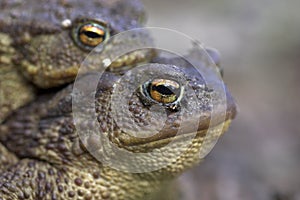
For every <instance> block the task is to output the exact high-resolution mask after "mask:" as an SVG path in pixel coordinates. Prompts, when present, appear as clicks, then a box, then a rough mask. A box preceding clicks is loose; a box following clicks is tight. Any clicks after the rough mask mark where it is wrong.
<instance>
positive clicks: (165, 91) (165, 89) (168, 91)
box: [152, 85, 174, 95]
mask: <svg viewBox="0 0 300 200" xmlns="http://www.w3.org/2000/svg"><path fill="white" fill-rule="evenodd" d="M152 89H153V90H156V91H157V92H159V93H161V94H163V95H173V94H174V92H173V91H172V90H171V89H169V88H168V87H166V86H163V85H159V86H152Z"/></svg>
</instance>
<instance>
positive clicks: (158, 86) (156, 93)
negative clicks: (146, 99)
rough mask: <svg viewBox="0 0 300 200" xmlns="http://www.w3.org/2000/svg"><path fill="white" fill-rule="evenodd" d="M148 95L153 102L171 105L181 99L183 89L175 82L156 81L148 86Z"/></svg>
mask: <svg viewBox="0 0 300 200" xmlns="http://www.w3.org/2000/svg"><path fill="white" fill-rule="evenodd" d="M148 93H149V96H150V97H151V98H152V99H153V100H155V101H157V102H159V103H163V104H170V103H173V102H175V101H177V99H178V98H179V96H180V93H181V87H180V85H179V84H178V83H177V82H175V81H173V80H167V79H154V80H153V81H151V82H150V83H149V85H148Z"/></svg>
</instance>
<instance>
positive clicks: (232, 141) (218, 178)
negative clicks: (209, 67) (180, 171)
mask: <svg viewBox="0 0 300 200" xmlns="http://www.w3.org/2000/svg"><path fill="white" fill-rule="evenodd" d="M142 1H143V2H144V4H145V7H146V10H147V12H148V23H147V25H148V26H158V27H165V28H171V29H175V30H178V31H181V32H183V33H186V34H188V35H189V36H191V37H193V38H195V39H197V40H199V41H201V42H203V43H204V44H205V45H206V46H211V47H214V48H217V49H218V50H219V51H220V52H221V54H222V66H223V68H224V71H225V75H224V80H225V82H226V84H227V85H228V87H229V89H230V91H231V93H232V94H233V96H234V97H235V99H236V101H237V103H238V106H239V114H238V116H237V118H236V119H235V120H234V121H233V123H232V126H231V128H230V130H229V131H228V132H227V133H226V134H225V135H224V136H223V137H222V138H221V139H220V140H219V142H218V144H217V145H216V146H215V148H214V149H213V151H212V152H211V153H210V154H209V155H208V156H207V157H206V159H205V161H204V162H203V163H202V164H201V165H199V166H197V167H196V168H194V169H192V170H190V171H189V172H188V173H186V174H185V175H184V176H182V177H181V178H180V184H181V185H180V188H182V190H183V191H184V193H183V197H184V198H183V199H184V200H300V168H299V166H300V105H299V104H300V102H299V99H300V78H299V76H300V12H299V9H300V1H299V0H285V1H280V0H253V1H246V0H226V1H224V0H210V1H199V0H184V1H182V0H172V1H170V0H169V1H161V0H142Z"/></svg>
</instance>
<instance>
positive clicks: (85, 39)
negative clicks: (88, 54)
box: [74, 22, 109, 50]
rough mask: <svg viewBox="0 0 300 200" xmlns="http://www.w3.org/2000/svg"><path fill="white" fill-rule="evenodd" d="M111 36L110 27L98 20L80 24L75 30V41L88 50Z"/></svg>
mask: <svg viewBox="0 0 300 200" xmlns="http://www.w3.org/2000/svg"><path fill="white" fill-rule="evenodd" d="M108 37H109V31H108V28H107V27H106V26H105V25H102V24H100V23H96V22H86V23H83V24H79V25H78V26H77V28H75V30H74V39H75V42H76V43H77V44H78V45H79V46H81V47H83V48H85V49H88V50H91V49H92V48H94V47H96V46H97V45H99V44H101V43H102V42H104V41H105V40H106V39H108Z"/></svg>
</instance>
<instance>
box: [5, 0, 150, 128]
mask: <svg viewBox="0 0 300 200" xmlns="http://www.w3.org/2000/svg"><path fill="white" fill-rule="evenodd" d="M144 18H145V13H144V9H143V6H142V4H141V3H140V2H139V1H138V0H122V1H110V0H88V1H78V0H67V1H61V0H49V1H42V2H41V1H40V0H26V1H11V0H1V2H0V122H2V121H4V120H5V118H6V117H7V116H8V115H10V114H11V113H12V112H13V111H14V110H16V109H17V108H19V107H21V106H23V105H25V104H27V103H28V102H30V101H32V100H33V99H34V98H35V95H36V92H35V90H34V88H33V86H32V85H31V84H30V83H29V82H31V83H33V85H35V86H37V87H38V88H52V87H58V86H61V85H63V84H66V83H70V82H72V81H74V79H75V77H76V75H77V72H78V68H79V67H80V64H81V63H82V61H83V60H84V58H85V57H86V56H87V55H88V54H89V52H90V50H91V48H88V49H86V48H85V46H84V45H82V44H81V43H80V42H78V39H76V38H77V37H78V35H77V34H78V33H77V32H74V30H75V29H76V28H77V27H80V25H81V23H83V22H86V21H87V22H97V23H100V24H104V25H103V26H105V27H106V29H105V30H106V32H107V35H110V36H113V35H115V34H117V33H119V32H122V31H125V30H128V29H132V28H137V27H140V26H141V25H142V24H143V22H144ZM143 37H144V39H145V40H144V41H148V42H149V41H150V40H149V38H147V36H146V35H144V36H143ZM108 38H109V36H107V38H106V39H108ZM128 41H130V40H128ZM128 41H127V40H123V41H110V42H109V43H108V44H107V45H104V46H105V47H106V49H111V48H113V47H114V46H117V49H122V48H125V47H126V45H128V43H129V42H128ZM110 52H113V50H110ZM151 55H152V53H151V52H149V51H147V52H139V53H135V54H134V55H131V56H129V57H128V56H127V57H124V58H122V57H121V58H120V59H119V60H117V61H116V65H117V67H118V66H120V65H124V64H126V65H130V64H132V63H135V62H138V61H143V60H147V59H148V57H151ZM106 56H107V55H106ZM26 79H27V80H26Z"/></svg>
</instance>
